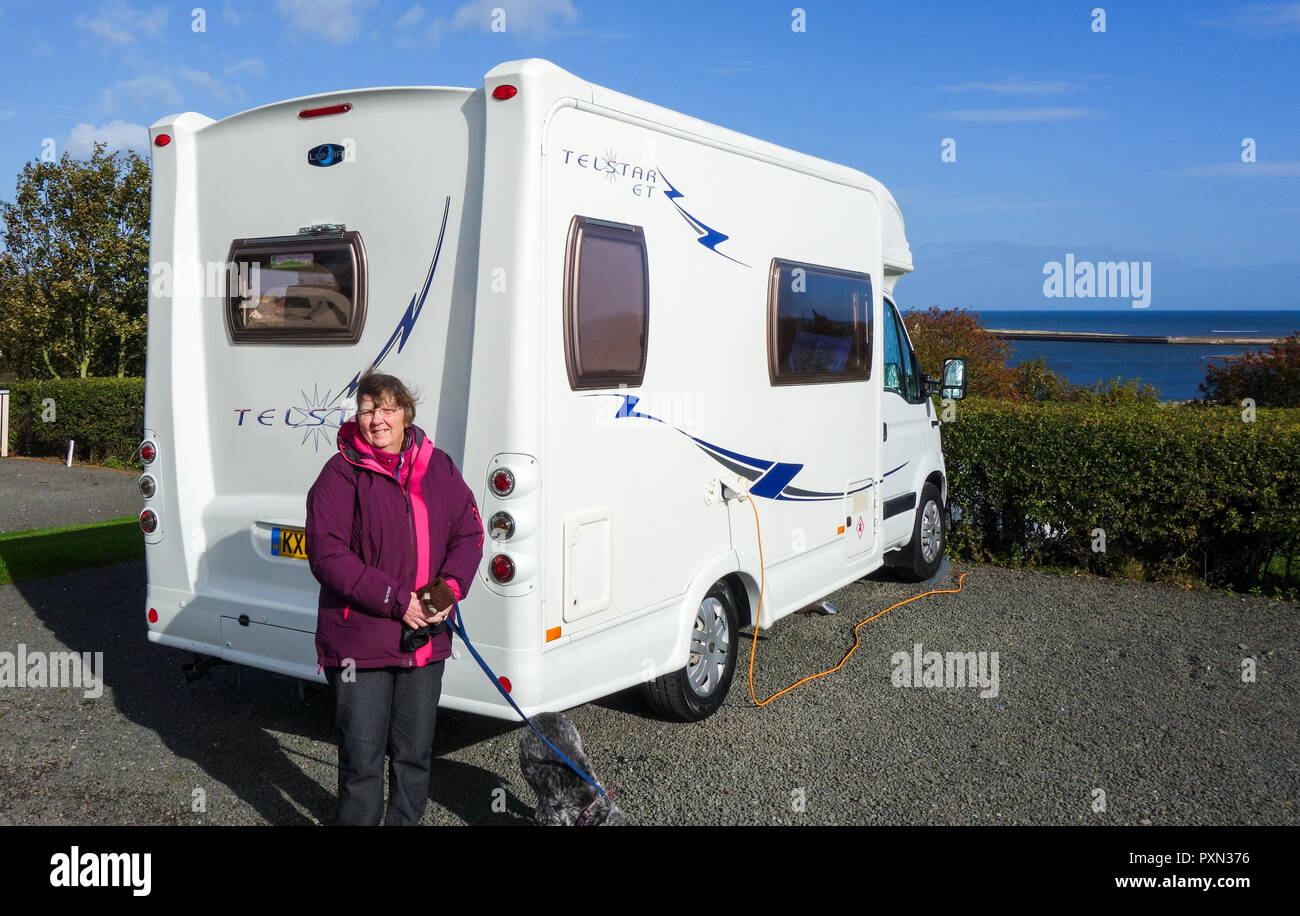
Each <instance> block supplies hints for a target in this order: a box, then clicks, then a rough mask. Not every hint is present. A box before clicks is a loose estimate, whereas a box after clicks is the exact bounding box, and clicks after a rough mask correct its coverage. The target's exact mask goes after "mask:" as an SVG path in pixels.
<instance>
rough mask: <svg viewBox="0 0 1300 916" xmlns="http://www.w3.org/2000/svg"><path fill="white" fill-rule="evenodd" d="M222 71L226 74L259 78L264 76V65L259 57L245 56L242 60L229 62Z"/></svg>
mask: <svg viewBox="0 0 1300 916" xmlns="http://www.w3.org/2000/svg"><path fill="white" fill-rule="evenodd" d="M223 72H224V73H225V74H226V76H252V77H259V78H260V77H263V76H266V67H265V66H264V65H263V64H262V61H261V59H260V58H257V57H245V58H244V59H243V60H237V61H235V62H234V63H233V64H230V65H229V66H228V67H226V69H225V70H224V71H223Z"/></svg>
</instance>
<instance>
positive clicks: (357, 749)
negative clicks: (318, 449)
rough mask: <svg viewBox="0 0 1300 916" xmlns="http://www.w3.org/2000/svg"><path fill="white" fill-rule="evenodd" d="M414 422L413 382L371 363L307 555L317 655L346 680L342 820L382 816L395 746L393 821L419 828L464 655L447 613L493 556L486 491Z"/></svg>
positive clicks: (338, 702)
mask: <svg viewBox="0 0 1300 916" xmlns="http://www.w3.org/2000/svg"><path fill="white" fill-rule="evenodd" d="M414 419H415V399H414V398H413V397H412V396H411V393H410V392H409V391H408V390H407V388H406V386H405V385H404V384H403V383H402V382H401V381H400V380H399V379H397V378H395V377H393V376H391V375H381V374H378V373H374V372H367V373H366V374H365V375H363V376H362V377H361V380H360V383H359V385H358V387H357V417H356V419H355V420H349V421H348V422H346V423H344V424H342V426H340V427H339V433H338V447H339V451H338V454H337V455H334V456H333V457H331V458H330V460H329V461H327V462H326V463H325V467H324V468H322V469H321V472H320V476H319V477H317V478H316V483H315V484H313V485H312V488H311V490H310V491H309V492H308V494H307V557H308V560H309V561H310V564H311V571H312V574H313V575H314V576H315V577H316V579H317V580H318V581H319V582H320V584H321V588H320V601H319V604H318V609H317V617H316V653H317V659H318V661H319V662H320V665H321V667H322V668H323V669H324V671H325V677H326V679H327V680H328V681H329V683H330V686H331V687H333V688H334V696H335V707H334V710H335V711H334V723H335V725H336V726H337V727H338V730H339V797H338V810H337V814H336V817H335V823H337V824H367V825H374V824H377V823H379V820H380V816H381V815H383V814H384V786H383V773H384V752H385V750H387V751H388V754H389V756H390V757H391V762H390V765H389V771H388V774H389V775H388V795H389V798H388V813H387V816H386V817H385V818H384V823H385V824H389V825H396V824H417V823H419V821H420V818H421V817H422V816H423V814H424V806H425V802H426V801H427V799H428V794H429V763H430V758H431V756H432V753H433V730H434V720H435V716H436V713H437V709H438V697H439V695H440V694H441V692H442V672H443V666H444V660H445V659H446V658H447V656H449V655H450V654H451V634H450V632H449V631H448V630H447V628H446V626H445V623H444V622H445V621H446V619H447V617H448V615H449V614H450V613H451V608H452V602H453V601H457V600H460V598H461V597H463V596H464V594H465V593H466V592H467V591H468V590H469V586H470V583H471V582H472V581H473V579H474V574H475V570H476V569H477V568H478V564H479V560H480V559H481V558H482V556H483V525H482V523H481V522H480V520H479V515H478V507H477V506H476V505H475V503H474V496H473V494H472V493H471V492H470V489H469V487H468V486H466V484H465V481H464V479H463V478H462V477H461V476H460V472H459V471H458V470H457V469H456V465H455V464H454V463H453V462H452V460H451V458H449V457H448V456H447V454H446V453H445V452H443V451H442V450H440V449H437V448H435V447H434V445H433V443H432V442H431V441H429V437H428V436H427V435H425V433H424V431H423V430H421V429H420V428H419V427H418V426H414V425H412V421H413V420H414ZM425 585H428V586H429V587H430V589H431V591H432V594H433V600H432V601H431V602H430V603H429V605H430V606H428V607H426V606H425V605H424V604H422V602H421V601H420V599H419V598H417V597H416V594H415V592H416V590H417V589H419V588H422V587H423V586H425ZM439 624H444V625H443V626H441V627H439V626H438V625H439ZM429 625H433V630H434V635H433V636H432V638H431V639H430V638H425V639H423V640H421V639H419V638H418V636H417V638H415V639H414V640H412V639H411V637H410V636H408V637H407V638H406V640H405V643H406V645H404V640H403V630H404V629H407V630H411V631H415V630H418V629H420V628H423V627H426V626H429ZM419 635H421V636H427V635H428V631H426V632H425V633H423V634H419ZM420 643H422V644H420ZM416 644H419V645H418V647H415V646H416ZM408 646H409V648H408Z"/></svg>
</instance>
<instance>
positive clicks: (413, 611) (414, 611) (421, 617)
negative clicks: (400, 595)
mask: <svg viewBox="0 0 1300 916" xmlns="http://www.w3.org/2000/svg"><path fill="white" fill-rule="evenodd" d="M446 616H447V615H446V614H443V615H442V617H437V616H434V617H430V616H429V615H428V614H426V613H425V612H424V605H423V604H422V603H421V602H420V599H419V598H417V597H415V592H411V600H410V601H409V602H407V605H406V613H405V614H404V615H403V616H402V621H403V622H404V623H405V624H406V625H407V626H408V627H410V628H411V629H412V630H418V629H420V627H422V626H426V625H427V624H430V623H436V622H437V621H438V620H441V619H443V618H445V617H446Z"/></svg>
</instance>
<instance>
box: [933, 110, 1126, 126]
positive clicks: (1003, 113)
mask: <svg viewBox="0 0 1300 916" xmlns="http://www.w3.org/2000/svg"><path fill="white" fill-rule="evenodd" d="M1101 116H1102V113H1101V112H1100V111H1097V110H1096V109H1093V108H962V109H958V110H956V111H936V112H934V113H932V114H929V115H926V117H929V118H937V119H939V120H941V121H969V122H974V123H983V124H1015V123H1023V122H1027V121H1081V120H1087V119H1091V118H1100V117H1101Z"/></svg>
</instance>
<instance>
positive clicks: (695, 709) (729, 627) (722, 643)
mask: <svg viewBox="0 0 1300 916" xmlns="http://www.w3.org/2000/svg"><path fill="white" fill-rule="evenodd" d="M739 628H740V627H739V625H738V623H737V616H736V600H735V598H734V597H733V596H732V594H731V589H729V588H728V587H727V585H726V583H724V582H715V583H714V584H713V587H712V588H710V589H709V591H708V594H706V595H705V596H704V598H703V600H702V601H700V606H699V608H697V609H696V612H695V628H694V630H693V631H692V632H691V654H690V657H689V658H688V659H687V661H686V667H684V668H682V669H681V670H680V671H674V672H673V673H672V674H665V675H662V676H661V677H657V678H655V679H654V680H653V681H651V682H650V683H648V684H646V685H645V697H646V701H647V702H648V703H649V704H650V706H651V708H653V709H654V710H655V712H657V713H659V714H660V715H663V716H667V717H669V718H673V719H680V720H682V721H683V722H698V721H699V720H700V719H704V718H707V717H708V716H710V715H711V714H712V713H713V712H714V711H715V710H717V708H718V707H719V706H721V705H722V701H723V700H725V699H726V698H727V691H728V690H729V689H730V688H731V678H732V675H734V674H735V673H736V634H737V631H738V630H739Z"/></svg>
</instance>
